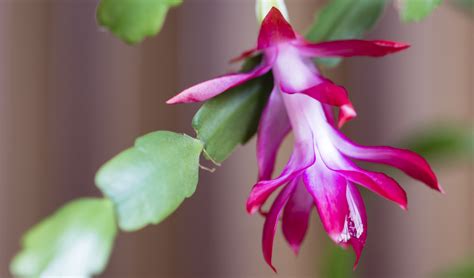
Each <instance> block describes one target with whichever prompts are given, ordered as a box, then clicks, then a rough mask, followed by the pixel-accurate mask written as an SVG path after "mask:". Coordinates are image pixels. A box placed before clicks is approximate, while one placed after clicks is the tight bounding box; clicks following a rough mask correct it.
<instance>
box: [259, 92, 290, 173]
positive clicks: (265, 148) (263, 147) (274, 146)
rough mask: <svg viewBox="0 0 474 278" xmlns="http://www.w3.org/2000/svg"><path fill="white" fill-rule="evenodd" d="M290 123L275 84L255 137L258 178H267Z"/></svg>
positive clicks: (288, 130)
mask: <svg viewBox="0 0 474 278" xmlns="http://www.w3.org/2000/svg"><path fill="white" fill-rule="evenodd" d="M290 130H291V125H290V121H289V119H288V115H287V113H286V109H285V106H284V104H283V100H282V97H281V93H280V91H279V90H278V87H277V86H275V88H274V89H273V92H272V93H271V95H270V98H269V99H268V102H267V104H266V106H265V109H264V110H263V112H262V117H261V118H260V123H259V127H258V137H257V162H258V173H259V174H258V179H259V180H269V179H271V177H272V173H273V168H274V166H275V159H276V156H277V152H278V149H279V147H280V145H281V143H282V142H283V139H284V138H285V136H286V135H287V134H288V132H290Z"/></svg>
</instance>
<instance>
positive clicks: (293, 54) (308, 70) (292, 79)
mask: <svg viewBox="0 0 474 278" xmlns="http://www.w3.org/2000/svg"><path fill="white" fill-rule="evenodd" d="M269 49H273V48H269ZM276 49H277V51H278V55H277V58H276V60H275V64H274V66H273V74H274V76H275V80H277V83H278V84H280V86H281V88H282V90H283V91H285V92H288V93H299V92H301V91H303V90H306V89H308V88H311V87H314V86H316V85H318V84H319V83H321V82H323V78H322V77H321V76H320V75H319V72H318V69H317V68H316V66H315V65H314V62H313V61H312V59H310V58H308V57H303V56H301V55H300V53H299V50H298V49H297V48H296V47H294V46H293V45H291V44H285V45H280V46H279V47H277V48H276ZM267 51H268V50H267ZM267 51H265V52H267Z"/></svg>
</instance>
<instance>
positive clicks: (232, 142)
mask: <svg viewBox="0 0 474 278" xmlns="http://www.w3.org/2000/svg"><path fill="white" fill-rule="evenodd" d="M271 86H272V80H271V78H270V76H269V75H266V76H263V77H260V78H257V79H255V80H251V81H249V82H247V83H245V84H243V85H240V86H238V87H236V88H233V89H230V90H229V91H227V92H224V93H223V94H221V95H219V96H217V97H214V98H213V99H211V100H209V101H207V102H206V103H205V104H204V105H203V106H202V107H201V108H200V109H199V111H198V112H197V113H196V115H195V116H194V118H193V127H194V129H195V130H196V133H197V137H198V139H200V140H201V141H203V142H204V146H205V147H204V149H205V154H206V156H207V158H209V159H211V160H212V161H214V162H216V163H220V162H222V161H224V160H225V159H227V157H229V155H230V154H231V153H232V151H233V150H234V148H235V147H236V146H237V145H239V144H244V143H246V142H247V141H248V140H250V138H252V136H253V135H254V134H255V132H256V131H257V127H258V122H259V120H260V115H261V113H262V110H263V107H264V105H265V103H266V102H267V99H268V97H269V96H270V92H271V90H272V87H271Z"/></svg>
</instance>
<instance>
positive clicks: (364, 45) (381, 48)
mask: <svg viewBox="0 0 474 278" xmlns="http://www.w3.org/2000/svg"><path fill="white" fill-rule="evenodd" d="M295 44H296V45H297V46H298V49H299V50H300V52H301V54H303V55H306V56H314V57H334V56H335V57H352V56H372V57H379V56H384V55H387V54H391V53H395V52H398V51H401V50H404V49H406V48H408V47H410V46H409V45H408V44H404V43H399V42H392V41H382V40H374V41H366V40H339V41H329V42H321V43H309V42H303V41H301V40H299V41H295Z"/></svg>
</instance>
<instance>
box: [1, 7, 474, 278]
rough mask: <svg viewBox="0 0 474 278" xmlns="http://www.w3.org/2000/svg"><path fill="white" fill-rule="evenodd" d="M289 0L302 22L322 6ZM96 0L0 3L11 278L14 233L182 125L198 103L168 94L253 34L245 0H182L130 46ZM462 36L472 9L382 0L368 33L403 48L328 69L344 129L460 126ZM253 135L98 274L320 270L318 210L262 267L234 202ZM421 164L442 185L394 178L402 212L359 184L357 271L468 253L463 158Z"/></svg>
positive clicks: (248, 168)
mask: <svg viewBox="0 0 474 278" xmlns="http://www.w3.org/2000/svg"><path fill="white" fill-rule="evenodd" d="M287 2H289V3H288V4H289V11H290V16H291V19H292V22H293V24H294V25H295V26H296V28H297V29H298V30H299V31H301V32H303V31H304V30H305V27H306V26H308V24H309V23H310V22H311V21H312V18H313V11H314V10H315V9H316V8H317V7H318V6H320V5H321V4H322V1H318V0H294V1H287ZM446 2H448V1H446ZM95 6H96V1H89V0H50V1H47V0H45V1H42V0H0V177H1V178H0V277H9V274H8V264H9V260H10V259H11V257H12V256H13V254H14V253H15V252H16V251H17V250H18V249H19V243H18V242H19V239H20V236H21V234H22V233H23V232H24V231H25V230H27V229H28V228H29V227H31V226H32V225H33V224H35V223H37V222H38V221H40V220H41V219H42V218H44V217H45V216H47V215H49V214H50V213H52V212H53V211H54V210H55V209H57V208H58V207H59V206H61V205H62V204H64V203H65V202H67V201H69V200H71V199H74V198H77V197H81V196H98V195H99V192H98V190H96V189H95V187H94V184H93V178H94V174H95V171H96V170H97V169H98V167H99V166H100V165H101V164H103V163H104V162H105V161H107V160H108V159H110V158H111V157H112V156H113V155H114V154H116V153H118V152H119V151H120V150H122V149H124V148H126V147H128V146H130V145H131V144H132V143H133V139H134V138H135V137H137V136H139V135H141V134H144V133H147V132H149V131H153V130H158V129H168V130H173V131H179V132H187V133H188V134H194V133H193V131H192V129H191V127H190V123H191V119H192V116H193V113H194V112H195V110H196V109H197V107H198V106H190V105H187V106H186V105H184V106H167V105H165V103H164V102H165V100H166V99H168V98H169V97H170V96H172V95H174V94H175V93H177V92H178V91H179V90H181V89H183V88H185V87H187V86H189V85H191V84H193V83H196V82H199V81H202V80H206V79H209V78H210V77H212V76H215V75H218V74H221V73H222V72H223V71H229V70H231V69H233V68H234V66H230V65H228V64H227V63H226V62H227V61H228V60H229V58H231V57H233V56H235V55H236V54H238V53H240V52H241V51H242V50H243V49H247V48H249V47H251V46H253V44H254V41H255V39H256V35H257V24H256V21H255V16H254V1H253V0H252V1H251V0H187V1H185V3H184V5H182V6H181V7H179V8H178V9H174V10H172V11H171V13H170V14H169V17H168V19H167V21H166V24H165V26H164V29H163V31H162V33H160V35H159V36H158V37H156V38H152V39H148V40H146V41H145V42H144V43H143V44H141V45H139V46H134V47H131V46H127V45H124V44H123V43H121V42H120V41H119V40H117V39H116V38H114V37H113V36H112V35H111V34H109V33H107V32H103V31H101V30H100V29H99V28H98V27H97V25H96V22H95V18H94V12H95ZM473 36H474V27H473V20H472V18H471V17H469V16H468V15H466V14H465V13H463V12H460V11H459V10H456V9H454V8H452V7H451V6H450V5H449V4H444V5H443V6H441V7H440V8H439V9H438V10H437V11H436V12H435V13H434V14H433V15H432V16H430V17H429V18H428V19H427V20H426V21H424V22H423V23H419V24H401V23H400V22H399V20H398V17H397V14H396V12H395V10H394V8H393V7H390V8H389V9H388V10H387V12H386V14H385V16H384V17H383V18H382V20H381V22H380V23H379V25H378V26H377V27H376V29H375V30H374V31H373V32H371V34H370V35H369V37H370V38H380V39H387V40H399V41H405V42H409V43H410V44H412V48H410V49H409V50H408V51H406V52H404V53H401V54H398V55H393V56H390V57H387V58H383V59H367V58H353V59H348V60H346V61H345V62H344V63H343V65H342V66H341V67H339V68H338V69H337V71H334V72H331V75H332V76H334V77H335V80H337V81H338V82H339V83H340V84H343V85H344V86H346V87H347V88H348V89H349V90H350V92H351V97H352V99H353V100H354V103H355V105H356V107H357V108H358V111H359V117H358V119H356V120H355V121H353V123H351V124H349V128H348V129H347V130H346V132H348V133H349V134H350V135H351V137H353V138H354V139H356V141H358V142H360V143H363V144H392V145H393V144H397V143H399V142H400V140H401V139H402V138H404V137H405V136H406V135H408V134H410V133H412V132H414V131H416V130H418V129H419V128H420V127H423V126H426V125H436V124H441V123H459V124H461V125H463V126H466V127H470V128H472V127H473V116H474V115H473V108H472V107H473V105H474V101H473V95H474V81H473V80H474V69H473V65H474V37H473ZM254 146H255V142H254V141H252V142H250V143H249V144H248V145H247V146H245V147H241V148H238V150H237V151H236V152H235V153H234V155H233V156H232V157H231V158H230V159H229V160H228V161H226V162H225V163H224V165H223V166H222V167H220V168H219V169H218V171H216V172H215V173H214V174H210V173H207V172H202V174H201V179H200V183H199V186H198V190H197V193H196V194H195V195H194V196H193V198H192V199H189V200H187V201H185V203H184V204H183V206H182V207H181V208H180V209H179V210H178V211H177V212H176V213H175V214H174V215H173V216H171V217H170V218H169V219H167V220H166V221H165V222H164V223H162V224H160V225H159V226H155V227H148V228H146V229H144V230H142V231H140V232H136V233H121V234H120V235H119V236H118V238H117V241H116V245H115V248H114V250H113V254H112V258H111V261H110V264H109V266H108V268H107V271H106V272H105V273H104V274H103V275H102V277H138V278H141V277H229V278H230V277H318V267H319V266H320V259H321V257H322V253H323V252H324V251H323V248H324V246H325V244H326V243H327V239H326V235H325V234H324V233H323V231H322V229H321V225H320V223H319V220H318V217H317V214H316V213H315V212H314V213H313V215H312V218H313V221H312V223H311V229H310V232H309V234H308V237H307V240H306V241H305V243H304V245H303V248H302V252H301V254H300V255H299V256H298V258H296V257H295V256H293V253H292V252H291V250H290V248H288V246H287V245H286V244H285V243H284V242H283V240H282V237H281V233H279V234H278V235H277V240H276V247H275V265H276V266H277V268H278V269H279V274H278V276H275V274H273V273H272V271H271V269H270V268H269V267H268V266H267V265H266V264H265V263H264V260H263V258H262V255H261V251H260V237H261V229H262V224H263V221H262V219H261V218H260V217H258V216H253V217H250V216H248V215H247V214H246V212H245V209H244V203H245V199H246V197H247V194H248V192H249V190H250V187H251V185H252V184H253V183H254V181H255V178H256V162H255V151H254V149H255V147H254ZM289 147H290V145H289V144H288V147H287V149H286V150H285V151H284V153H286V154H288V152H289V150H288V149H289ZM284 159H285V158H284V155H283V156H282V157H281V161H280V162H284V161H283V160H284ZM434 168H435V170H436V171H437V173H438V175H439V178H440V180H441V182H442V185H443V186H444V188H445V190H446V191H447V194H446V195H441V194H437V193H436V192H434V191H431V190H429V189H427V188H426V187H424V186H423V185H421V184H419V183H416V182H413V181H411V180H409V179H407V178H404V177H401V176H397V178H399V180H400V181H401V182H402V184H403V185H404V186H405V188H406V189H407V192H408V195H409V201H410V205H409V206H410V209H409V211H408V212H403V211H401V210H400V209H399V208H398V207H397V206H395V205H393V204H391V203H389V202H387V201H385V200H383V199H381V198H379V197H376V196H374V195H372V194H366V196H367V198H366V200H367V202H368V209H369V211H368V215H369V226H370V228H369V237H368V241H367V245H366V249H365V251H364V254H363V257H362V259H361V264H360V266H359V268H358V270H357V274H358V275H359V277H370V278H372V277H388V278H392V277H393V278H398V277H407V278H412V277H413V278H417V277H430V275H431V274H432V273H433V272H434V271H436V270H437V269H441V268H443V267H445V266H449V265H451V264H453V263H456V262H458V261H461V260H463V258H467V257H468V256H469V255H470V256H473V255H474V254H473V253H474V204H473V203H474V202H473V199H474V171H473V170H474V169H473V162H472V159H470V160H469V161H462V162H456V161H454V160H451V159H450V160H447V161H442V163H437V164H434Z"/></svg>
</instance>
